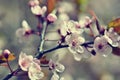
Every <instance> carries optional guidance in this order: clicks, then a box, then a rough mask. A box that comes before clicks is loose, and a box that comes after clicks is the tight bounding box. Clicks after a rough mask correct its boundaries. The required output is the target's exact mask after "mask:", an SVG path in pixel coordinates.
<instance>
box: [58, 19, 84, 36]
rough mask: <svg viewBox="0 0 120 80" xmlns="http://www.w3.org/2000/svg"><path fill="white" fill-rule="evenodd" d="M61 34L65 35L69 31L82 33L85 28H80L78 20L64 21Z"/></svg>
mask: <svg viewBox="0 0 120 80" xmlns="http://www.w3.org/2000/svg"><path fill="white" fill-rule="evenodd" d="M60 32H61V35H63V36H65V35H67V33H78V34H82V33H83V29H81V28H80V26H79V24H78V22H76V21H73V20H69V21H64V22H63V25H62V27H61V28H60Z"/></svg>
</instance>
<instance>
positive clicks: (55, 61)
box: [48, 54, 65, 80]
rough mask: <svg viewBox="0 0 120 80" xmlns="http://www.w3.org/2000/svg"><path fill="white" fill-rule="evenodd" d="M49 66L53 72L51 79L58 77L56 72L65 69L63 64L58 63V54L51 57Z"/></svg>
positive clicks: (56, 79)
mask: <svg viewBox="0 0 120 80" xmlns="http://www.w3.org/2000/svg"><path fill="white" fill-rule="evenodd" d="M48 65H49V68H50V70H52V72H53V75H52V77H51V80H59V79H60V77H59V75H58V74H57V72H58V73H62V72H63V71H64V70H65V67H64V65H62V64H61V63H59V55H58V54H55V55H54V56H53V58H52V59H50V61H49V64H48Z"/></svg>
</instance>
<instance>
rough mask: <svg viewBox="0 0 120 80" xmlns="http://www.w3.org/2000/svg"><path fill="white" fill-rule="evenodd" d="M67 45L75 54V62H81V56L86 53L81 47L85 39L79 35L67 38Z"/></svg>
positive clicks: (75, 34) (74, 34)
mask: <svg viewBox="0 0 120 80" xmlns="http://www.w3.org/2000/svg"><path fill="white" fill-rule="evenodd" d="M65 41H66V43H67V44H68V45H69V47H68V49H69V51H70V52H71V53H72V54H73V56H74V58H75V60H77V61H80V60H81V57H82V56H81V54H83V53H84V49H83V47H82V46H81V44H83V43H84V42H85V39H84V38H83V37H82V36H80V35H79V34H77V33H73V34H71V35H68V36H66V38H65Z"/></svg>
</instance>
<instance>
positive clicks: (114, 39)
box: [104, 28, 120, 47]
mask: <svg viewBox="0 0 120 80" xmlns="http://www.w3.org/2000/svg"><path fill="white" fill-rule="evenodd" d="M104 37H105V38H106V39H107V40H108V43H109V44H111V45H112V46H113V47H118V45H119V39H120V36H119V35H118V34H117V33H116V32H115V31H114V29H113V28H110V29H109V31H106V30H105V32H104Z"/></svg>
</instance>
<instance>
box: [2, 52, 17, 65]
mask: <svg viewBox="0 0 120 80" xmlns="http://www.w3.org/2000/svg"><path fill="white" fill-rule="evenodd" d="M14 59H15V56H14V54H12V53H10V54H8V58H6V57H5V55H4V54H1V55H0V64H1V63H5V62H7V61H12V60H14Z"/></svg>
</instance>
